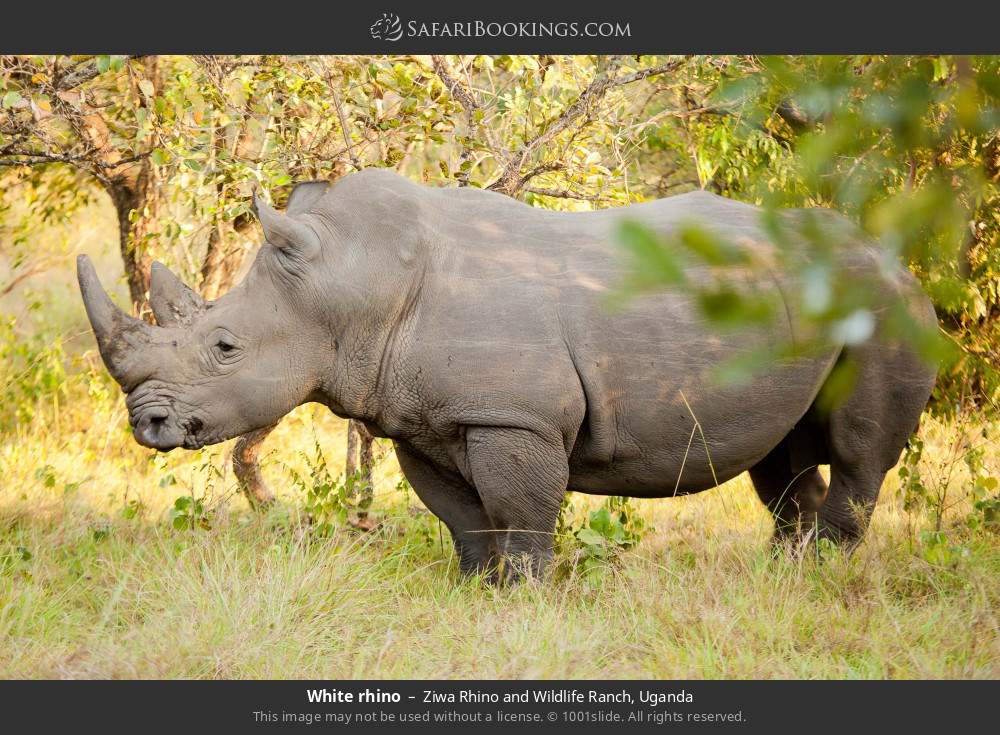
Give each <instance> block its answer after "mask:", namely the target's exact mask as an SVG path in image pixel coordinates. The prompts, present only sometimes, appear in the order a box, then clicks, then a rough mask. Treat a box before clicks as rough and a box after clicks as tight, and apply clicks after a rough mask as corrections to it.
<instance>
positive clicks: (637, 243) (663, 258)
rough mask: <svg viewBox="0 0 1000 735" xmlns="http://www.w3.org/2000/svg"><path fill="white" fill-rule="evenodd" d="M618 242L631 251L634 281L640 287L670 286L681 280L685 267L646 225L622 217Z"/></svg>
mask: <svg viewBox="0 0 1000 735" xmlns="http://www.w3.org/2000/svg"><path fill="white" fill-rule="evenodd" d="M617 239H618V241H619V242H620V243H621V244H622V245H623V246H624V247H625V249H626V250H628V251H629V253H631V255H632V258H633V263H634V268H635V272H634V275H633V280H634V281H635V282H636V283H637V284H638V285H641V286H646V287H649V286H670V285H677V284H680V283H683V282H684V269H683V267H682V265H681V261H680V260H679V259H678V258H677V256H676V254H675V253H673V252H671V250H670V249H669V248H668V247H667V245H666V243H664V242H663V240H662V239H661V238H660V237H659V235H657V234H656V233H655V232H653V231H652V230H651V229H650V228H648V227H647V226H646V225H643V224H641V223H639V222H636V221H635V220H628V219H626V220H622V222H621V223H620V224H619V226H618V233H617Z"/></svg>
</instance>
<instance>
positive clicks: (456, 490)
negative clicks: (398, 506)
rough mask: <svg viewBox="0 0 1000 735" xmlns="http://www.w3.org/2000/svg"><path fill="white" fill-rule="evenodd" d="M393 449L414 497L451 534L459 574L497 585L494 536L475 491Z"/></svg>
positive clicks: (453, 476) (417, 457)
mask: <svg viewBox="0 0 1000 735" xmlns="http://www.w3.org/2000/svg"><path fill="white" fill-rule="evenodd" d="M395 447H396V459H397V460H398V461H399V466H400V469H402V470H403V475H404V476H405V477H406V479H407V480H408V481H409V483H410V485H412V486H413V490H414V492H416V494H417V497H419V498H420V500H421V502H423V504H424V505H426V506H427V508H428V510H430V511H431V513H433V514H434V515H436V516H437V517H438V518H440V519H441V521H442V522H443V523H444V524H445V526H447V528H448V531H449V533H451V538H452V541H453V542H454V544H455V553H456V554H457V556H458V568H459V572H460V573H461V574H462V575H465V576H472V575H476V574H479V575H482V576H483V577H484V579H485V580H486V581H487V582H490V583H493V582H496V581H497V569H498V566H499V558H498V553H497V545H496V540H495V536H496V534H494V533H493V530H492V529H493V522H492V521H491V520H490V517H489V515H487V513H486V510H485V508H483V504H482V502H481V501H480V500H479V496H478V494H477V493H476V490H475V488H473V487H472V486H471V485H469V484H468V483H467V482H465V480H464V479H463V478H462V477H461V476H460V475H458V474H453V473H447V472H444V471H442V470H440V469H439V468H438V467H436V466H434V465H433V464H432V463H430V462H428V461H427V460H425V459H424V458H423V457H422V456H420V455H419V454H418V453H417V452H415V451H413V450H412V449H411V448H410V447H408V446H406V445H405V444H403V443H401V442H396V444H395Z"/></svg>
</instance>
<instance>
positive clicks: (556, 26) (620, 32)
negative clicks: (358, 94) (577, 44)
mask: <svg viewBox="0 0 1000 735" xmlns="http://www.w3.org/2000/svg"><path fill="white" fill-rule="evenodd" d="M369 31H370V32H371V34H372V38H374V39H375V40H378V41H398V40H399V39H401V38H402V37H403V36H406V37H407V38H629V37H630V36H631V35H632V29H631V28H630V26H629V24H628V23H627V22H622V21H587V22H581V21H573V20H566V21H562V20H558V21H517V22H515V21H510V22H504V23H501V22H493V21H490V22H487V21H482V20H468V21H448V22H439V21H419V20H410V21H407V22H406V23H405V24H404V23H403V21H401V20H400V18H399V16H398V15H396V14H395V13H382V17H381V18H379V19H378V20H377V21H375V22H374V23H372V25H371V28H369Z"/></svg>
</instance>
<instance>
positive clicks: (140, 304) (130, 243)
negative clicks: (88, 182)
mask: <svg viewBox="0 0 1000 735" xmlns="http://www.w3.org/2000/svg"><path fill="white" fill-rule="evenodd" d="M144 67H145V72H146V73H145V78H146V79H148V80H149V81H150V82H152V84H153V89H154V95H153V96H155V94H156V93H157V92H158V91H159V89H160V87H161V82H162V79H161V75H160V65H159V60H158V58H157V57H156V56H148V57H146V58H145V61H144ZM136 97H137V98H138V99H139V100H141V102H140V104H142V105H144V106H147V105H148V103H147V101H146V98H145V97H144V96H143V95H141V94H136ZM88 122H89V127H88V138H89V142H90V143H91V145H93V146H94V147H95V148H97V149H98V150H100V151H101V152H102V156H101V158H102V159H103V162H104V163H105V164H106V165H113V164H116V163H117V161H118V160H121V154H120V153H119V152H118V151H115V150H113V149H110V148H108V146H107V137H108V129H107V123H106V122H105V121H104V120H103V118H101V117H100V115H99V114H95V115H91V116H90V117H89V120H88ZM148 145H152V144H151V143H150V144H148ZM101 184H102V186H103V187H104V190H105V191H107V192H108V195H109V196H110V197H111V201H112V203H113V204H114V206H115V213H116V214H117V216H118V247H119V250H120V251H121V256H122V265H123V266H124V268H125V278H126V280H127V281H128V291H129V297H130V298H131V300H132V307H133V309H134V310H135V313H136V314H137V315H139V316H141V317H143V318H144V319H146V320H147V321H151V320H152V312H151V311H150V309H149V303H148V298H149V272H150V266H151V265H152V257H151V256H150V246H151V245H152V244H153V243H154V242H155V240H156V237H157V235H158V234H159V223H160V206H161V203H162V192H161V190H160V188H161V187H160V185H161V180H160V175H159V172H158V171H157V169H156V165H155V164H154V163H153V161H152V159H151V158H150V157H148V156H146V157H144V158H142V159H140V160H138V161H133V162H131V163H128V164H125V165H123V166H121V167H119V168H117V169H109V170H108V174H107V175H106V176H105V177H104V178H103V179H102V180H101Z"/></svg>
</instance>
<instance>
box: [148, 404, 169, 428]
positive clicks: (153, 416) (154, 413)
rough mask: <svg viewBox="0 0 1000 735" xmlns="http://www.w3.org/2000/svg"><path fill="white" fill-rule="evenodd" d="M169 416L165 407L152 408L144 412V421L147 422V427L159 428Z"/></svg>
mask: <svg viewBox="0 0 1000 735" xmlns="http://www.w3.org/2000/svg"><path fill="white" fill-rule="evenodd" d="M169 416H170V414H169V413H168V412H167V410H166V409H163V408H154V409H153V410H151V411H149V412H148V413H147V414H146V421H147V423H148V424H149V428H151V429H159V428H160V427H162V426H163V425H164V424H165V423H166V421H167V418H168V417H169Z"/></svg>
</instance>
